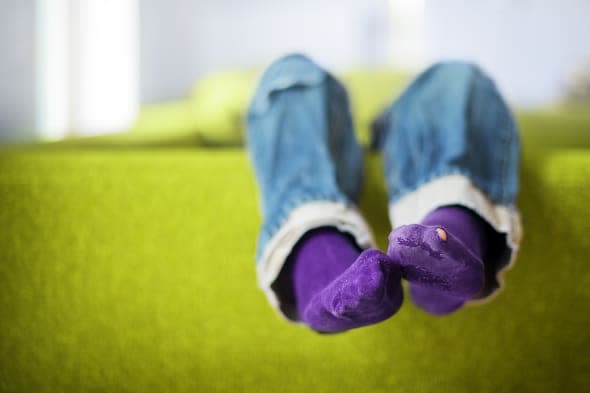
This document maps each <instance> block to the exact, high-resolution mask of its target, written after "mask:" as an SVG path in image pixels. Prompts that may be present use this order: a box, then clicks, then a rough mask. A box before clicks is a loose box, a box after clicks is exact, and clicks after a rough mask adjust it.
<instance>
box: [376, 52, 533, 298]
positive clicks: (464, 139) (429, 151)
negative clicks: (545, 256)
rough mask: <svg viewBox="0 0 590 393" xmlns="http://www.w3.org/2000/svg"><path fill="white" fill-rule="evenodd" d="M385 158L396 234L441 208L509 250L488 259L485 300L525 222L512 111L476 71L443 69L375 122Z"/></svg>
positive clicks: (430, 72)
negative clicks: (463, 213)
mask: <svg viewBox="0 0 590 393" xmlns="http://www.w3.org/2000/svg"><path fill="white" fill-rule="evenodd" d="M374 127H375V130H374V131H375V133H374V135H376V136H378V137H379V138H380V140H379V141H377V142H378V143H376V145H377V146H380V147H381V148H382V149H383V153H384V174H385V178H386V183H387V189H388V194H389V215H390V220H391V221H392V225H393V226H394V227H398V226H401V225H405V224H410V223H417V222H420V221H421V220H422V219H423V218H424V217H425V216H426V215H427V214H428V213H430V212H431V211H433V210H435V209H436V208H438V207H441V206H448V205H461V206H465V207H468V208H470V209H472V210H473V211H475V212H476V213H478V214H479V215H480V216H481V217H482V218H483V219H485V220H486V221H487V222H488V223H489V224H491V226H492V227H493V228H494V229H495V230H496V231H497V232H498V233H499V234H503V235H504V238H505V242H504V243H505V244H504V249H503V250H498V251H497V252H496V253H494V254H493V256H491V257H489V258H490V259H491V260H487V261H485V262H486V265H487V266H491V268H490V269H489V272H488V274H487V277H486V286H485V288H484V290H483V291H482V293H481V294H480V298H481V299H483V298H486V297H489V296H490V295H491V294H492V293H495V292H496V290H497V289H498V288H500V287H501V286H502V284H503V276H502V273H503V271H504V270H505V269H506V268H508V267H510V266H511V265H512V263H513V262H514V260H515V257H516V253H517V250H518V247H519V244H520V239H521V232H522V230H521V221H520V216H519V213H518V210H517V208H516V205H515V200H516V195H517V192H518V166H519V154H520V153H519V152H520V142H519V135H518V130H517V127H516V124H515V122H514V120H513V117H512V115H511V113H510V110H509V108H508V107H507V105H506V103H505V102H504V100H503V99H502V97H501V96H500V93H499V92H498V90H497V89H496V87H495V85H494V83H493V82H492V80H491V79H490V78H489V77H487V76H486V75H485V74H484V73H483V71H482V70H481V69H480V68H478V67H477V66H475V65H473V64H469V63H464V62H445V63H438V64H435V65H433V66H431V67H430V68H428V69H427V70H426V71H425V72H423V73H422V74H421V75H419V76H418V78H417V79H415V80H414V82H413V83H412V84H411V85H410V86H409V87H408V88H407V89H406V90H405V92H404V93H403V94H402V95H401V96H400V97H399V99H398V100H397V101H396V102H394V103H393V104H392V105H391V106H390V107H389V108H387V109H386V110H385V111H384V112H383V114H382V115H381V116H380V117H379V118H378V120H377V121H376V122H375V123H374Z"/></svg>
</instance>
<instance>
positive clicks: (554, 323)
mask: <svg viewBox="0 0 590 393" xmlns="http://www.w3.org/2000/svg"><path fill="white" fill-rule="evenodd" d="M174 105H177V106H174ZM152 110H162V111H163V112H165V113H168V114H169V113H170V112H166V111H172V112H174V111H176V112H175V113H177V114H178V117H175V118H172V117H169V122H168V123H167V122H165V121H164V120H163V119H165V118H166V115H161V114H154V115H153V116H154V117H155V118H160V119H161V120H160V121H162V123H161V124H162V126H163V127H165V126H166V123H167V124H169V125H170V129H171V130H172V131H171V132H169V133H167V134H165V135H164V136H162V134H158V133H157V132H154V133H153V134H150V133H149V132H143V133H139V134H133V133H131V134H126V135H123V136H112V137H108V138H104V137H103V138H93V139H89V140H84V141H73V142H72V141H70V142H65V143H60V144H57V145H42V146H29V147H11V148H2V149H0V204H1V205H0V206H1V208H0V392H39V393H41V392H127V391H129V392H132V391H133V392H168V391H170V392H557V391H560V392H582V391H588V378H589V373H590V366H589V364H590V363H589V362H588V353H589V352H590V333H589V332H590V316H589V315H590V310H589V304H590V270H589V268H588V266H589V265H588V262H590V259H589V258H590V236H589V234H590V224H589V222H590V221H589V219H588V217H589V213H590V209H589V205H588V200H589V195H590V150H588V146H590V144H589V143H588V135H589V133H590V127H589V125H590V122H589V119H588V116H585V115H574V114H567V115H563V114H562V113H561V112H559V113H540V114H539V113H537V114H531V113H527V114H522V115H521V116H519V121H520V123H521V124H522V128H523V138H524V149H523V165H522V192H521V194H520V198H519V204H520V207H521V210H522V215H523V221H524V241H523V244H522V250H521V253H520V256H519V258H518V260H517V263H516V265H515V267H514V269H513V270H512V271H510V272H508V273H507V275H506V278H507V286H506V289H505V290H504V291H503V292H502V293H500V294H499V295H498V296H497V297H496V298H495V299H494V300H493V301H492V302H490V303H488V304H486V305H483V306H477V307H469V308H466V309H464V310H462V311H460V312H458V313H456V314H454V315H451V316H448V317H444V318H437V317H432V316H429V315H427V314H425V313H424V312H421V311H420V310H418V309H417V308H415V307H414V306H413V305H412V304H411V302H409V301H407V302H406V303H405V304H404V306H403V307H402V309H401V310H400V312H399V313H398V314H397V315H395V316H394V317H393V318H391V319H390V320H388V321H386V322H385V323H382V324H379V325H376V326H372V327H368V328H363V329H358V330H354V331H351V332H348V333H345V334H340V335H318V334H315V333H313V332H311V331H310V330H308V329H306V328H304V327H302V326H297V325H292V324H289V323H287V322H285V321H283V320H282V319H281V318H280V317H278V316H277V314H275V312H274V311H273V310H272V309H271V308H270V306H269V305H268V304H267V303H266V300H265V298H264V296H263V294H262V293H261V292H260V291H259V290H258V289H257V286H256V279H255V268H254V262H253V255H254V247H255V238H256V236H257V231H258V227H259V225H260V218H259V215H258V202H257V194H256V193H257V191H256V186H255V183H254V180H253V177H252V173H251V169H250V167H249V164H248V161H247V157H246V155H245V154H244V152H243V151H242V150H240V149H237V148H234V149H204V148H202V147H197V146H196V145H197V144H198V139H197V138H196V137H195V135H194V131H195V130H194V129H192V128H191V127H189V126H187V124H189V123H190V121H189V120H188V119H189V118H190V115H189V114H188V113H189V112H187V111H188V109H187V106H183V105H180V104H170V106H168V107H160V108H152ZM182 113H184V115H186V118H185V119H184V120H183V117H182V116H183V115H182ZM174 122H176V123H174ZM175 127H176V128H175ZM154 128H156V127H154ZM366 171H367V176H366V182H365V188H364V192H363V196H362V206H361V207H362V210H363V211H364V212H365V213H366V217H367V218H368V220H369V221H370V223H371V224H372V225H373V228H374V230H375V234H376V237H377V239H378V241H379V244H380V246H381V247H382V248H383V247H385V245H386V244H385V241H386V236H387V233H388V231H389V228H390V227H389V223H388V219H387V210H386V195H385V190H384V186H383V181H382V179H381V169H380V159H379V157H377V156H375V155H370V156H369V157H368V160H367V168H366Z"/></svg>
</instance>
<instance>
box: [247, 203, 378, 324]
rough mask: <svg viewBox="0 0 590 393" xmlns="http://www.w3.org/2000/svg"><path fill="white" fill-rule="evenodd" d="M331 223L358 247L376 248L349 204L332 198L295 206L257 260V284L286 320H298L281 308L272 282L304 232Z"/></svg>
mask: <svg viewBox="0 0 590 393" xmlns="http://www.w3.org/2000/svg"><path fill="white" fill-rule="evenodd" d="M323 226H333V227H335V228H337V229H338V230H340V231H342V232H346V233H349V234H351V235H352V236H353V237H354V239H355V241H356V243H357V245H358V246H359V247H361V248H368V247H376V243H375V240H374V237H373V234H372V232H371V229H370V228H369V225H368V224H367V222H366V221H365V219H364V218H363V216H362V215H361V213H360V211H359V210H358V209H357V208H356V207H355V206H353V205H350V204H346V203H342V202H333V201H322V200H319V201H313V202H309V203H306V204H303V205H301V206H299V207H297V208H295V209H294V210H293V211H291V213H290V214H289V215H288V217H287V220H286V221H285V222H284V223H283V225H282V226H281V228H280V229H279V230H278V231H277V232H276V233H275V234H274V235H273V237H272V238H271V239H270V240H269V241H268V242H267V243H266V246H265V247H264V250H263V251H262V256H261V258H260V260H259V261H258V263H257V268H256V270H257V272H256V273H257V277H258V285H259V287H260V288H261V289H262V291H263V292H264V293H265V295H266V297H267V299H268V301H269V303H270V304H271V306H272V307H273V308H274V309H275V310H277V312H278V313H279V314H280V315H281V316H282V317H284V318H285V319H286V320H288V321H290V322H298V321H296V320H295V319H293V318H290V317H289V316H288V315H286V314H285V313H284V312H283V311H282V310H281V302H280V299H279V298H278V296H277V293H276V292H275V291H274V290H273V289H272V287H271V286H272V284H273V283H274V281H275V280H276V279H277V277H278V275H279V273H280V271H281V269H282V268H283V265H284V264H285V262H286V260H287V257H288V256H289V254H290V253H291V251H292V249H293V247H295V245H296V244H297V242H298V241H299V239H300V238H301V237H302V236H303V235H304V234H305V233H307V232H308V231H310V230H311V229H314V228H319V227H323Z"/></svg>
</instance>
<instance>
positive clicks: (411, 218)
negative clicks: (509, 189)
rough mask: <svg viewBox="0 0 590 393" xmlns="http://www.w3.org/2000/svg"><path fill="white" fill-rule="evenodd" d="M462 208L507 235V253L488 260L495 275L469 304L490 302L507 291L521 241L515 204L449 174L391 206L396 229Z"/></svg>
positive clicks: (463, 178) (391, 216) (457, 175)
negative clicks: (498, 200) (446, 209)
mask: <svg viewBox="0 0 590 393" xmlns="http://www.w3.org/2000/svg"><path fill="white" fill-rule="evenodd" d="M449 205H460V206H464V207H467V208H469V209H471V210H473V211H474V212H475V213H477V214H478V215H479V216H480V217H481V218H483V219H484V220H485V221H487V222H488V223H489V224H490V225H491V226H492V228H494V230H496V232H498V233H500V234H503V235H505V239H506V241H505V245H504V247H505V250H503V252H501V253H498V255H499V256H498V257H497V260H490V261H485V262H486V263H489V264H491V266H492V268H493V270H492V273H493V275H492V276H491V277H486V280H488V281H489V280H490V279H491V280H492V281H495V282H492V283H489V282H488V283H486V287H485V288H484V291H482V293H481V294H480V296H479V297H478V298H477V299H473V300H471V301H470V302H469V303H481V302H483V301H487V300H490V299H491V298H492V297H493V296H492V295H494V296H495V295H496V294H498V293H499V292H500V290H501V289H503V288H504V272H505V271H507V270H509V269H510V268H512V266H513V264H514V261H515V260H516V254H517V253H518V249H519V247H520V242H521V238H522V222H521V219H520V214H519V212H518V209H517V208H516V206H514V205H504V204H498V203H494V202H493V201H491V200H490V199H489V198H488V197H487V196H486V195H485V194H484V193H483V192H482V191H481V190H480V189H479V188H477V187H476V186H475V185H474V184H473V182H472V181H471V180H470V178H469V177H467V176H465V175H462V174H449V175H444V176H441V177H437V178H435V179H432V180H430V181H428V182H426V183H424V184H422V185H421V186H420V187H419V188H417V189H416V190H414V191H411V192H409V193H407V194H405V195H403V196H402V197H401V198H399V199H397V200H395V201H393V202H391V203H390V205H389V218H390V220H391V223H392V225H393V227H394V228H396V227H399V226H402V225H407V224H413V223H419V222H421V221H422V220H423V219H424V218H426V216H427V215H428V214H429V213H430V212H432V211H434V210H436V209H437V208H439V207H442V206H449Z"/></svg>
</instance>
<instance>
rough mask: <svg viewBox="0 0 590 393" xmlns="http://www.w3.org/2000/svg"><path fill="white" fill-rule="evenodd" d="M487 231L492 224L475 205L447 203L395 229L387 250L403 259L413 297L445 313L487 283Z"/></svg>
mask: <svg viewBox="0 0 590 393" xmlns="http://www.w3.org/2000/svg"><path fill="white" fill-rule="evenodd" d="M488 233H489V232H488V224H487V223H486V222H485V221H484V220H483V219H482V218H481V217H479V216H478V215H477V214H475V213H473V212H472V211H471V210H469V209H467V208H464V207H461V206H445V207H441V208H439V209H436V210H435V211H433V212H432V213H430V214H429V215H428V216H427V217H426V218H425V219H424V220H423V221H422V223H421V224H414V225H404V226H402V227H399V228H396V229H395V230H394V231H392V233H391V234H390V235H389V248H388V252H387V253H388V255H389V256H391V257H392V258H393V259H395V260H398V261H399V262H400V264H401V265H402V274H403V276H404V278H406V279H407V280H408V281H409V282H410V294H411V296H412V300H413V301H414V303H415V304H416V305H418V306H419V307H421V308H423V309H424V310H426V311H428V312H430V313H432V314H436V315H444V314H448V313H450V312H453V311H455V310H457V309H458V308H460V307H461V306H462V305H463V304H464V303H465V302H466V301H467V300H469V299H471V298H473V297H474V296H475V295H477V293H478V292H480V291H481V289H482V288H483V285H484V265H483V262H482V261H483V256H484V255H485V253H486V251H487V245H488Z"/></svg>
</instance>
